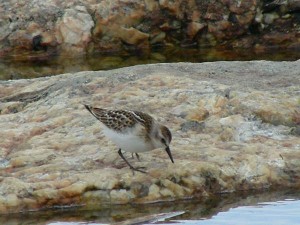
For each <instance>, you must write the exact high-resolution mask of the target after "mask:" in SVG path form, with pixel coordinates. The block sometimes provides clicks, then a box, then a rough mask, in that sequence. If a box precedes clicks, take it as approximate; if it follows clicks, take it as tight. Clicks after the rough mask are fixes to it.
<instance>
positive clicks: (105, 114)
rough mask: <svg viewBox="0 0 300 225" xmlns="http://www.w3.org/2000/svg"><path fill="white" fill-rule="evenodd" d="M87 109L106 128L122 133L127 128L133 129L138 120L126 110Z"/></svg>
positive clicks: (89, 107) (88, 107) (87, 107)
mask: <svg viewBox="0 0 300 225" xmlns="http://www.w3.org/2000/svg"><path fill="white" fill-rule="evenodd" d="M85 107H86V109H87V110H88V111H89V112H90V113H91V114H92V115H93V116H95V117H96V118H97V119H98V120H100V122H102V123H103V124H104V125H105V126H106V127H108V128H109V129H112V130H115V131H122V130H124V129H126V128H129V127H133V126H134V125H135V124H136V120H135V119H134V116H133V115H132V114H131V112H130V111H125V110H108V109H101V108H95V107H91V106H88V105H85Z"/></svg>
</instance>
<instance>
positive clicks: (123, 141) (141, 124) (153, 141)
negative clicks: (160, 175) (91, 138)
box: [84, 105, 174, 173]
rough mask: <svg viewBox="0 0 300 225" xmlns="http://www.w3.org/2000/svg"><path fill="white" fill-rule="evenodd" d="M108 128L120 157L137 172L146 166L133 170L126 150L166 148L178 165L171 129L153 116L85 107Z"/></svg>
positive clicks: (143, 150)
mask: <svg viewBox="0 0 300 225" xmlns="http://www.w3.org/2000/svg"><path fill="white" fill-rule="evenodd" d="M84 106H85V108H86V109H87V110H88V111H89V112H90V113H91V114H92V115H93V116H95V117H96V118H97V119H98V120H99V121H100V122H101V123H102V124H103V125H104V126H103V133H104V135H105V136H106V137H108V138H109V139H111V140H112V142H114V143H115V144H116V145H117V146H118V147H119V151H118V153H119V155H120V156H121V158H122V159H123V160H124V161H125V162H126V164H127V165H128V166H129V167H130V169H132V170H133V171H139V172H142V173H145V171H143V170H141V168H143V167H137V168H135V167H133V166H132V165H131V164H130V163H129V162H128V161H127V160H126V158H125V157H124V155H123V153H122V150H124V151H126V152H131V153H135V154H136V156H137V157H138V158H139V155H138V153H140V152H147V151H151V150H153V149H156V148H164V149H165V151H166V152H167V154H168V155H169V157H170V159H171V161H172V163H174V160H173V157H172V154H171V151H170V148H169V145H170V142H171V140H172V134H171V132H170V130H169V129H168V128H167V127H166V126H164V125H162V124H160V123H158V122H157V121H156V120H155V119H154V118H153V117H151V116H150V115H148V114H146V113H143V112H139V111H127V110H108V109H101V108H96V107H92V106H88V105H84Z"/></svg>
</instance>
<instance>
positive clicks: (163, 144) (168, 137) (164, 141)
mask: <svg viewBox="0 0 300 225" xmlns="http://www.w3.org/2000/svg"><path fill="white" fill-rule="evenodd" d="M171 141H172V134H171V131H170V130H169V129H168V128H167V127H166V126H163V125H161V126H160V127H159V129H158V132H157V135H156V145H157V147H160V148H164V149H165V151H166V152H167V154H168V156H169V157H170V159H171V161H172V163H174V160H173V157H172V154H171V150H170V147H169V146H170V143H171Z"/></svg>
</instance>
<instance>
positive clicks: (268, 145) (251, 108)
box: [0, 60, 300, 213]
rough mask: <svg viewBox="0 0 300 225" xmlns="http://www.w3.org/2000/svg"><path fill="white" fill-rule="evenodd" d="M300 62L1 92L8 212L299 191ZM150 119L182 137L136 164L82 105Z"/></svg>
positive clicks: (175, 67)
mask: <svg viewBox="0 0 300 225" xmlns="http://www.w3.org/2000/svg"><path fill="white" fill-rule="evenodd" d="M299 77H300V61H299V60H298V61H295V62H266V61H253V62H215V63H201V64H192V63H175V64H156V65H143V66H135V67H128V68H123V69H117V70H111V71H99V72H80V73H74V74H63V75H59V76H53V77H45V78H38V79H32V80H15V81H1V82H0V127H1V129H0V138H1V141H0V182H1V186H0V212H1V213H8V212H16V211H20V210H23V211H24V210H35V209H41V208H48V207H53V206H70V205H85V206H87V207H94V206H96V205H98V206H99V205H109V204H126V203H149V202H156V201H172V200H176V199H186V198H206V197H209V196H211V195H214V194H216V193H222V192H233V191H237V190H250V189H258V190H259V189H266V188H280V187H282V188H286V187H292V188H299V187H300V177H299V173H300V154H299V152H300V137H299V135H300V79H299ZM84 103H88V104H92V105H94V106H99V107H104V108H110V109H129V110H142V111H144V112H147V113H149V114H151V115H153V116H154V117H155V118H156V119H157V120H159V121H160V122H162V123H163V124H165V125H167V126H168V127H169V128H170V130H171V131H172V134H173V141H172V143H171V150H172V154H173V158H174V160H175V164H172V163H171V162H170V160H169V158H168V156H167V154H166V153H165V151H163V150H162V149H157V150H154V151H151V152H148V153H143V154H140V161H139V160H137V159H136V158H132V156H131V154H130V153H125V156H126V157H127V158H128V160H129V161H130V163H132V164H133V165H134V166H144V167H147V171H148V173H147V174H142V173H138V172H135V173H134V174H133V173H132V171H131V170H130V169H129V168H128V167H127V166H126V165H125V163H124V162H123V160H122V159H121V158H120V157H119V155H118V154H117V149H118V148H117V146H115V145H114V144H113V143H111V142H110V141H109V140H108V139H106V138H105V137H104V136H103V135H102V133H101V129H100V126H99V125H100V124H99V122H98V121H97V120H96V119H95V118H94V117H93V116H92V115H91V114H90V113H89V112H88V111H87V110H86V109H85V108H84V106H83V104H84Z"/></svg>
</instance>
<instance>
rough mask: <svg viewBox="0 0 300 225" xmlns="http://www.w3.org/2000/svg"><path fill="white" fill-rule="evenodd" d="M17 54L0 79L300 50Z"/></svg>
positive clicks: (2, 62) (293, 54)
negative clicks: (72, 54)
mask: <svg viewBox="0 0 300 225" xmlns="http://www.w3.org/2000/svg"><path fill="white" fill-rule="evenodd" d="M35 54H36V55H28V54H24V55H21V54H16V55H11V56H9V57H7V58H0V80H8V79H21V78H35V77H42V76H52V75H56V74H62V73H72V72H79V71H89V70H90V71H96V70H109V69H115V68H120V67H126V66H133V65H139V64H149V63H166V62H208V61H220V60H275V61H282V60H297V59H299V58H300V51H296V50H295V51H291V50H289V51H283V50H282V51H279V50H278V49H277V50H272V49H268V50H264V51H259V52H258V51H254V50H253V51H251V50H228V49H227V50H225V49H220V48H213V49H182V48H163V49H161V48H160V49H154V50H153V51H152V52H151V53H139V54H132V55H129V54H127V53H121V52H117V53H110V54H103V53H94V54H90V55H84V56H77V57H70V56H67V57H66V56H58V55H55V54H52V55H47V56H45V55H44V54H45V53H43V52H37V53H35Z"/></svg>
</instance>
